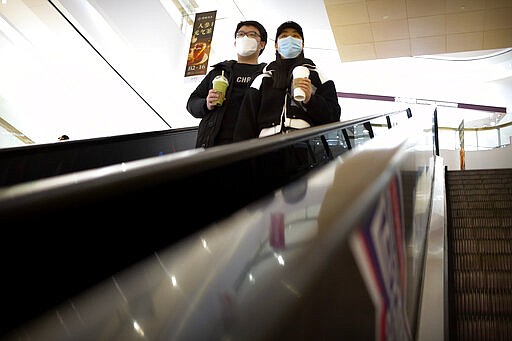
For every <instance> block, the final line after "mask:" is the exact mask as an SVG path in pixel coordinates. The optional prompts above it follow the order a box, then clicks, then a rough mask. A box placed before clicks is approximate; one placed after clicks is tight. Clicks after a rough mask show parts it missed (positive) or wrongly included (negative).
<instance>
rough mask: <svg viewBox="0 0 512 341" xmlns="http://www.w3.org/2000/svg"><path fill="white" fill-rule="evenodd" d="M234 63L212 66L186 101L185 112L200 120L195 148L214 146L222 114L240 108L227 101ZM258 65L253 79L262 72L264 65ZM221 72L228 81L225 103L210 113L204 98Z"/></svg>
mask: <svg viewBox="0 0 512 341" xmlns="http://www.w3.org/2000/svg"><path fill="white" fill-rule="evenodd" d="M236 63H237V61H236V60H226V61H223V62H220V63H218V64H215V65H213V70H211V71H210V72H209V73H208V74H207V75H206V76H205V78H204V79H203V80H202V81H201V83H200V84H199V85H198V86H197V88H196V89H195V90H194V91H193V92H192V93H191V94H190V97H189V99H188V101H187V110H188V112H189V113H190V114H191V115H192V116H194V117H195V118H200V119H201V122H200V123H199V128H198V131H197V141H196V147H203V148H208V147H211V146H213V145H214V144H215V138H216V137H217V135H218V133H219V130H220V128H221V124H222V119H223V116H224V112H225V111H226V110H228V108H229V110H236V111H238V110H239V108H240V105H241V103H233V101H230V100H229V98H230V97H231V96H230V94H231V92H232V90H233V87H232V86H231V85H232V84H234V83H233V66H234V65H235V64H236ZM258 65H259V69H258V72H256V74H255V75H253V78H254V77H255V76H256V75H257V74H260V73H261V72H262V71H263V68H264V67H265V65H266V64H265V63H261V64H258ZM222 70H224V76H225V77H226V78H227V79H228V81H229V84H230V85H229V87H228V90H227V93H226V101H225V102H224V105H222V106H220V107H217V108H215V109H213V110H211V111H210V110H208V108H207V107H206V96H208V91H209V90H210V89H211V88H212V87H213V85H212V81H213V79H214V78H215V77H216V76H218V75H220V74H221V73H222Z"/></svg>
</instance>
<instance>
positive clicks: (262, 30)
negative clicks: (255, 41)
mask: <svg viewBox="0 0 512 341" xmlns="http://www.w3.org/2000/svg"><path fill="white" fill-rule="evenodd" d="M242 26H254V27H256V28H257V29H258V31H260V32H259V33H260V38H261V41H264V42H265V43H266V42H267V38H268V34H267V30H265V27H263V25H262V24H260V23H259V22H257V21H255V20H246V21H240V22H239V23H238V25H236V30H235V37H236V33H237V32H238V30H239V29H240V27H242ZM263 50H265V47H263V48H262V49H261V51H260V55H261V54H262V53H263Z"/></svg>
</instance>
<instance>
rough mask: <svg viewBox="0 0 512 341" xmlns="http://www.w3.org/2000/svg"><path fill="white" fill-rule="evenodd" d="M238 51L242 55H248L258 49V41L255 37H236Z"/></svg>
mask: <svg viewBox="0 0 512 341" xmlns="http://www.w3.org/2000/svg"><path fill="white" fill-rule="evenodd" d="M235 45H236V53H238V54H239V55H240V56H242V57H247V56H250V55H251V54H253V53H254V52H256V51H258V42H257V41H256V39H254V38H249V37H248V36H245V37H243V38H236V40H235Z"/></svg>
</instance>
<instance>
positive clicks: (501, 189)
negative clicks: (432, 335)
mask: <svg viewBox="0 0 512 341" xmlns="http://www.w3.org/2000/svg"><path fill="white" fill-rule="evenodd" d="M446 193H447V196H446V197H447V208H448V261H449V263H448V264H449V266H448V281H449V282H448V283H449V284H448V287H449V316H450V322H449V335H450V340H510V337H511V335H512V169H483V170H465V171H447V172H446Z"/></svg>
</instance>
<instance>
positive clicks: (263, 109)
mask: <svg viewBox="0 0 512 341" xmlns="http://www.w3.org/2000/svg"><path fill="white" fill-rule="evenodd" d="M297 65H303V66H306V67H307V68H308V69H309V70H310V75H309V78H310V79H311V84H312V94H311V99H310V100H309V102H308V103H307V104H304V103H302V102H296V101H295V100H294V99H293V98H292V96H291V95H290V88H291V82H292V80H291V76H290V79H289V86H288V87H287V88H286V89H279V88H275V87H273V78H272V73H273V72H275V71H274V70H275V67H276V62H275V61H274V62H272V63H270V64H269V65H268V66H267V67H266V68H265V69H264V70H263V73H262V74H260V75H259V76H258V77H256V78H255V79H254V81H253V82H252V84H251V87H250V88H249V90H247V92H246V95H245V98H244V101H243V102H242V106H241V107H240V117H239V119H238V122H237V125H236V127H235V132H234V136H233V138H234V141H241V140H246V139H250V138H255V137H259V136H260V133H261V132H262V129H265V128H278V130H279V126H282V125H283V124H284V126H286V123H283V122H282V121H283V120H282V113H283V109H285V114H286V118H288V119H299V120H302V121H305V122H307V123H308V124H309V125H310V126H317V125H321V124H327V123H332V122H338V121H339V120H340V114H341V108H340V105H339V103H338V95H337V93H336V87H335V85H334V82H333V81H332V80H328V79H325V78H324V77H323V76H322V75H321V74H320V73H319V72H318V70H317V68H316V66H315V64H314V63H313V62H312V61H311V60H310V59H302V61H301V62H300V63H298V64H297ZM297 65H293V67H295V66H297ZM285 100H286V107H285V108H283V104H284V102H285ZM284 121H286V120H284ZM285 129H286V128H283V129H281V131H284V130H285Z"/></svg>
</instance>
